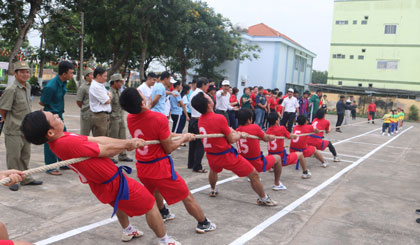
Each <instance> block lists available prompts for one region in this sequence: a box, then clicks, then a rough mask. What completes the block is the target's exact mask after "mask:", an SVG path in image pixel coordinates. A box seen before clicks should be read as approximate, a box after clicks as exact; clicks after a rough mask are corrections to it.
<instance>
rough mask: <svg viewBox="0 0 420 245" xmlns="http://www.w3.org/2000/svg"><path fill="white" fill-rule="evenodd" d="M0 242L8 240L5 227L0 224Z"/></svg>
mask: <svg viewBox="0 0 420 245" xmlns="http://www.w3.org/2000/svg"><path fill="white" fill-rule="evenodd" d="M0 240H9V234H8V233H7V229H6V226H5V225H4V224H3V223H1V222H0Z"/></svg>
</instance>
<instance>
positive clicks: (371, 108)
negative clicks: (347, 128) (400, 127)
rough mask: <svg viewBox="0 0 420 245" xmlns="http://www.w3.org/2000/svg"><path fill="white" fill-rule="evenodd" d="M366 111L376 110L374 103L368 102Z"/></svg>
mask: <svg viewBox="0 0 420 245" xmlns="http://www.w3.org/2000/svg"><path fill="white" fill-rule="evenodd" d="M368 111H369V112H376V105H375V104H369V106H368Z"/></svg>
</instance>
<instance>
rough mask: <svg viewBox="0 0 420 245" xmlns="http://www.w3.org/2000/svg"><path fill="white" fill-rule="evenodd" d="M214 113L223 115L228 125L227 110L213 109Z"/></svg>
mask: <svg viewBox="0 0 420 245" xmlns="http://www.w3.org/2000/svg"><path fill="white" fill-rule="evenodd" d="M215 113H216V114H220V115H223V116H224V117H225V118H226V120H227V122H228V125H230V120H229V114H228V112H227V111H222V110H216V111H215Z"/></svg>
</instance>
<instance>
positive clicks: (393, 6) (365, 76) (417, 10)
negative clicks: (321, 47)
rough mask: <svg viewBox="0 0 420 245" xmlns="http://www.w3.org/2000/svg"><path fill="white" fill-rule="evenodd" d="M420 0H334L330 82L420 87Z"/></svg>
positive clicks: (410, 88) (340, 84) (400, 87)
mask: <svg viewBox="0 0 420 245" xmlns="http://www.w3.org/2000/svg"><path fill="white" fill-rule="evenodd" d="M418 57H420V0H364V1H361V0H335V1H334V19H333V31H332V39H331V53H330V63H329V72H328V84H330V85H339V86H355V87H365V88H381V89H402V90H412V91H420V69H419V67H420V59H419V58H418Z"/></svg>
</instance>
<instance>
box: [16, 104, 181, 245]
mask: <svg viewBox="0 0 420 245" xmlns="http://www.w3.org/2000/svg"><path fill="white" fill-rule="evenodd" d="M21 130H22V132H23V135H24V136H25V138H26V140H27V141H29V142H31V143H33V144H36V145H41V144H44V143H48V144H49V145H50V148H51V150H52V151H53V152H54V153H55V154H57V156H58V157H60V159H63V160H68V159H73V158H79V157H89V158H90V159H87V160H84V161H81V162H78V163H73V164H71V165H69V167H70V168H71V169H72V170H73V171H74V172H76V173H77V174H78V175H79V178H80V181H81V182H82V183H84V184H89V187H90V189H91V191H92V193H93V194H94V195H95V196H96V197H97V198H98V200H99V201H100V202H102V203H104V204H109V205H111V206H113V207H114V212H113V214H112V216H114V214H116V215H117V217H118V221H119V222H120V224H121V226H122V228H123V232H122V241H125V242H127V241H130V240H131V239H133V238H135V237H141V236H142V235H143V232H141V231H139V230H137V229H136V228H134V227H133V226H132V225H131V224H130V221H129V218H128V216H130V217H132V216H140V215H144V214H145V215H146V220H147V224H148V225H149V227H150V228H151V229H152V230H153V231H154V233H155V234H156V236H157V237H158V239H157V242H158V244H166V245H168V244H180V243H178V242H176V241H175V240H173V238H170V237H168V236H167V235H166V230H165V225H164V223H163V220H162V218H161V216H160V214H159V210H158V209H157V206H156V204H155V199H154V197H153V196H152V195H151V194H150V192H149V191H148V190H147V189H146V188H145V187H144V186H143V185H141V184H140V183H139V182H137V181H136V180H134V179H132V178H129V177H126V176H125V174H124V173H123V170H125V171H126V172H127V173H131V168H129V167H127V166H120V167H119V168H118V167H117V166H115V164H114V163H113V162H112V161H111V159H109V157H112V156H115V155H117V154H119V153H121V152H123V151H124V150H129V151H130V150H133V149H138V148H140V147H143V146H144V145H145V142H144V141H143V140H142V139H137V138H135V139H124V140H122V139H112V138H109V137H104V136H101V137H88V136H83V135H78V134H73V133H67V132H64V123H63V121H62V120H61V119H60V118H59V116H58V115H57V114H52V113H51V112H43V111H35V112H32V113H30V114H28V115H26V116H25V118H24V120H23V122H22V126H21ZM69 146H71V147H69Z"/></svg>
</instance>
